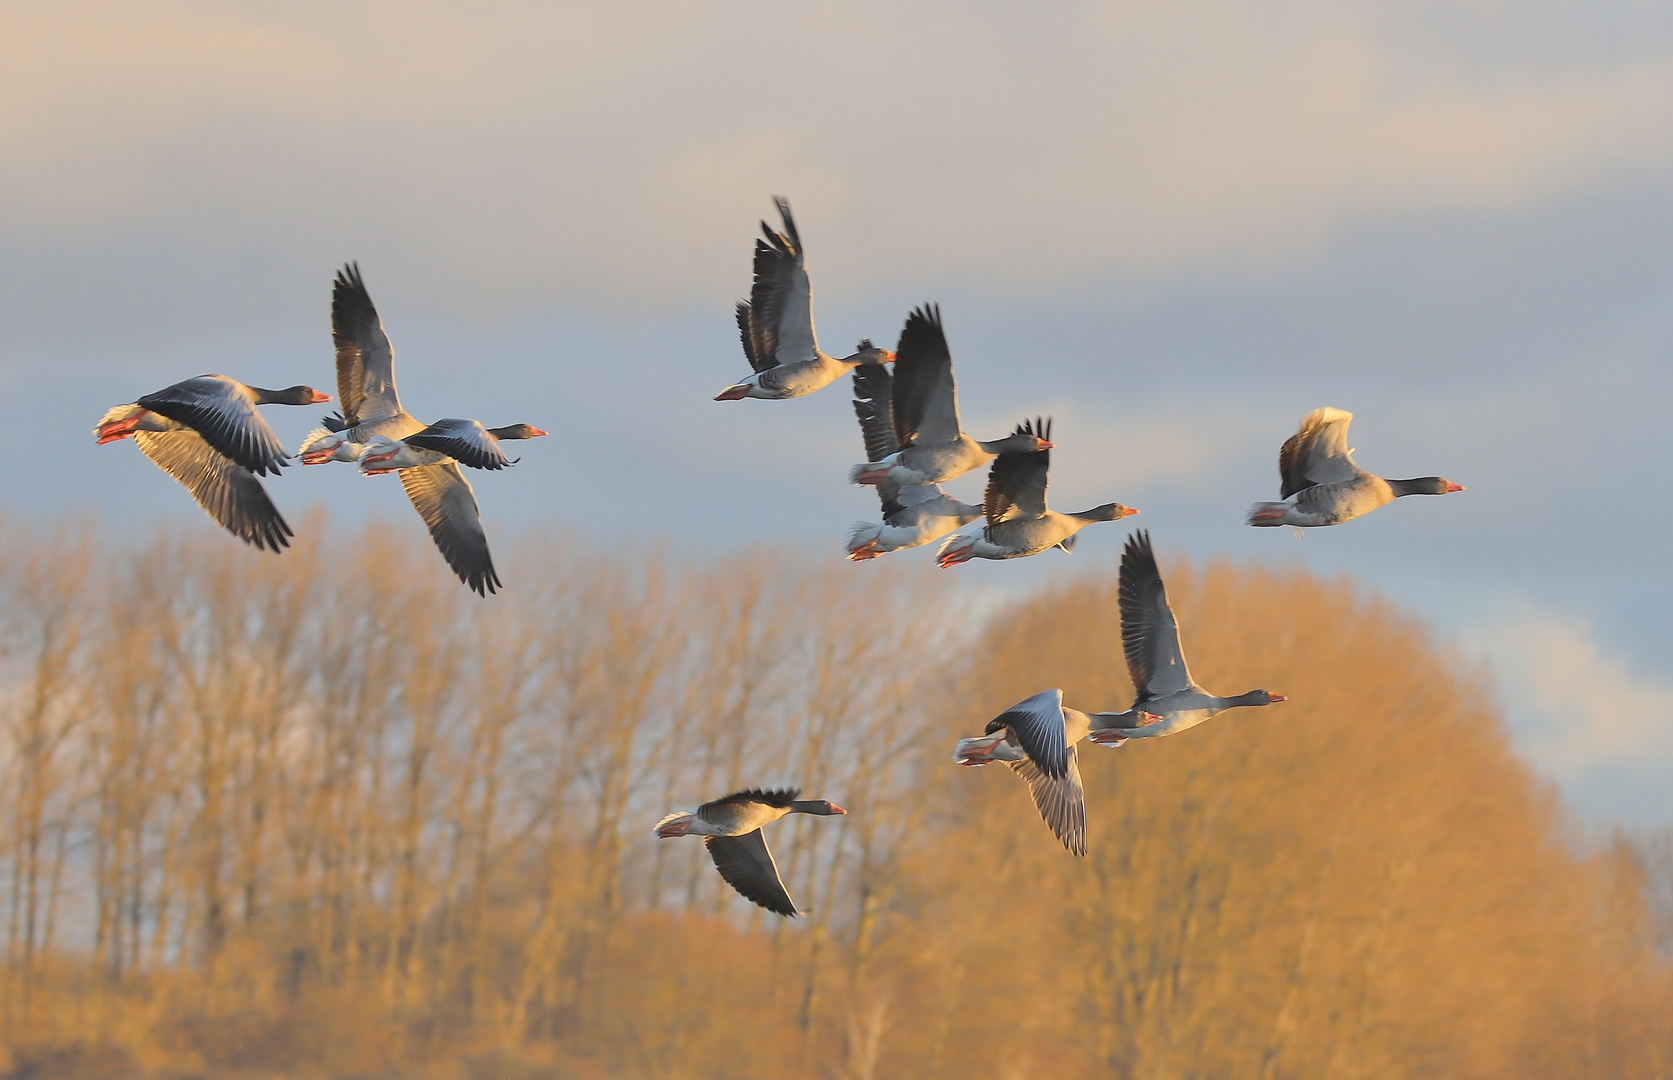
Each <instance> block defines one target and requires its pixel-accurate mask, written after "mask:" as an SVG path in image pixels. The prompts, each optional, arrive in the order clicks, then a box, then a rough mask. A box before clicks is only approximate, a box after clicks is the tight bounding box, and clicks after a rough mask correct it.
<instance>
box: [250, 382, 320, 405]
mask: <svg viewBox="0 0 1673 1080" xmlns="http://www.w3.org/2000/svg"><path fill="white" fill-rule="evenodd" d="M250 390H251V391H252V392H254V394H255V395H256V402H257V403H258V404H261V405H318V404H319V403H320V402H322V401H330V400H331V395H330V394H322V393H320V392H319V391H318V390H315V389H314V388H313V387H311V386H287V387H285V388H284V389H283V390H263V389H262V388H261V387H259V386H252V387H250Z"/></svg>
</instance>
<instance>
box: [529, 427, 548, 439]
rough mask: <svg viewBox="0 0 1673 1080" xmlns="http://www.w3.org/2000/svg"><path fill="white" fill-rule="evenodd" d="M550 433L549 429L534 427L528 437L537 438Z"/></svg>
mask: <svg viewBox="0 0 1673 1080" xmlns="http://www.w3.org/2000/svg"><path fill="white" fill-rule="evenodd" d="M550 434H552V433H551V432H550V431H541V430H540V429H539V428H534V429H532V430H531V431H530V432H529V438H531V439H538V438H540V437H541V436H542V435H550Z"/></svg>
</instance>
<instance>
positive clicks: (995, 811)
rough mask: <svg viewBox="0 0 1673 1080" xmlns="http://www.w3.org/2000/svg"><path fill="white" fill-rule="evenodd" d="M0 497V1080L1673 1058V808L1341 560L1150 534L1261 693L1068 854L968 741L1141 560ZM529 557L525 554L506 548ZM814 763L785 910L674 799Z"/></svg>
mask: <svg viewBox="0 0 1673 1080" xmlns="http://www.w3.org/2000/svg"><path fill="white" fill-rule="evenodd" d="M299 532H300V533H301V534H302V536H303V537H305V538H308V539H305V540H304V541H303V542H301V543H299V544H298V545H297V547H295V548H293V549H292V550H291V551H290V552H288V553H286V554H285V555H284V556H283V557H277V558H276V557H273V556H270V555H269V556H262V555H258V554H255V553H248V552H246V551H244V550H242V549H240V548H239V547H238V546H237V545H233V544H229V543H226V542H224V538H222V537H219V536H216V535H214V534H212V533H210V532H209V531H207V530H203V531H198V530H190V529H181V530H179V535H175V536H169V537H167V538H164V539H161V540H158V541H156V542H155V543H154V544H152V545H150V546H148V547H143V548H135V547H133V546H131V545H130V546H123V545H116V544H111V543H107V542H105V541H103V540H101V539H100V537H99V529H98V528H97V527H94V526H91V525H86V526H77V525H74V524H65V525H63V526H61V527H59V528H58V529H57V530H56V531H55V532H52V533H50V534H48V533H45V532H43V531H42V530H40V529H39V528H30V529H27V530H26V529H25V528H24V527H23V526H22V523H11V524H9V525H8V526H7V527H4V528H0V590H3V596H0V634H3V639H0V644H3V647H4V653H3V656H0V660H3V664H4V670H3V678H0V694H3V696H0V735H3V739H0V769H3V773H0V775H3V778H4V787H3V788H0V916H3V918H4V927H5V929H4V933H5V945H4V947H5V954H4V968H3V970H0V1043H3V1046H4V1050H5V1054H6V1055H7V1056H8V1058H9V1060H4V1061H0V1075H3V1074H4V1072H5V1070H6V1069H9V1070H10V1071H11V1074H12V1075H15V1076H20V1077H21V1076H48V1075H52V1076H73V1075H80V1076H83V1077H88V1078H91V1077H94V1076H106V1075H108V1076H133V1075H141V1074H149V1075H153V1076H157V1077H185V1076H205V1077H210V1076H213V1077H231V1076H240V1075H247V1076H256V1075H261V1076H274V1075H281V1076H298V1077H300V1076H310V1077H312V1076H342V1077H347V1076H390V1077H394V1076H413V1077H420V1076H422V1077H437V1078H442V1077H473V1078H474V1077H478V1076H480V1077H484V1078H486V1077H489V1076H494V1077H502V1076H509V1077H523V1078H528V1080H533V1078H536V1077H577V1078H580V1077H600V1078H603V1077H659V1078H660V1077H672V1078H683V1077H689V1078H694V1080H695V1078H707V1077H742V1078H754V1077H762V1078H767V1077H773V1078H775V1080H776V1078H779V1077H782V1076H783V1075H785V1074H786V1073H787V1072H794V1073H797V1074H805V1075H811V1076H830V1077H848V1078H855V1080H860V1078H867V1080H869V1078H873V1077H914V1078H916V1077H933V1076H948V1077H953V1076H958V1077H965V1076H993V1077H1004V1078H1017V1080H1021V1078H1025V1077H1052V1078H1053V1080H1067V1078H1071V1077H1080V1076H1086V1077H1095V1076H1096V1077H1108V1076H1118V1077H1131V1078H1134V1080H1151V1078H1156V1080H1160V1078H1162V1077H1169V1078H1174V1077H1222V1076H1227V1077H1229V1076H1238V1077H1268V1078H1276V1077H1296V1078H1303V1077H1305V1078H1357V1077H1414V1078H1415V1077H1483V1078H1485V1077H1501V1076H1507V1075H1516V1076H1519V1077H1553V1078H1555V1077H1575V1076H1599V1077H1603V1076H1608V1077H1662V1076H1668V1075H1670V1074H1673V1022H1670V1020H1669V1016H1670V1015H1673V973H1670V967H1669V963H1668V956H1667V953H1666V946H1667V945H1668V944H1669V940H1668V939H1669V917H1670V915H1673V912H1670V911H1669V900H1670V894H1669V892H1668V889H1667V867H1668V864H1669V862H1670V860H1669V857H1668V856H1669V851H1668V846H1667V844H1666V843H1665V840H1662V841H1657V842H1645V843H1638V844H1629V843H1626V842H1624V841H1622V842H1617V843H1615V844H1614V845H1612V846H1609V847H1607V848H1606V849H1605V850H1601V851H1592V852H1591V853H1589V854H1583V853H1580V845H1579V844H1578V843H1577V842H1576V840H1575V837H1574V836H1573V835H1572V832H1571V827H1570V826H1569V824H1568V823H1567V822H1566V821H1565V819H1564V817H1563V813H1562V810H1561V807H1560V806H1559V805H1558V804H1557V803H1556V801H1555V799H1554V797H1553V796H1552V794H1551V793H1550V792H1549V791H1548V790H1547V789H1545V788H1544V787H1543V786H1542V785H1541V784H1539V783H1538V782H1536V781H1535V780H1534V779H1533V778H1532V777H1531V776H1530V775H1529V774H1528V773H1527V771H1526V770H1525V769H1524V768H1523V766H1522V765H1521V764H1520V763H1519V762H1518V761H1517V760H1516V759H1514V758H1513V757H1512V756H1511V755H1510V754H1509V753H1508V751H1507V747H1506V744H1505V741H1504V738H1503V735H1502V733H1501V732H1500V729H1499V725H1498V721H1497V718H1496V717H1495V715H1494V713H1493V710H1492V707H1491V703H1490V702H1489V701H1488V700H1486V699H1485V698H1484V697H1483V694H1482V690H1481V684H1482V680H1481V674H1480V672H1477V671H1475V670H1472V669H1469V668H1466V667H1462V666H1460V664H1459V663H1458V662H1457V661H1456V660H1454V659H1453V658H1451V657H1449V656H1448V655H1447V653H1446V651H1445V650H1444V649H1443V648H1441V647H1439V646H1438V645H1437V644H1436V643H1435V642H1434V641H1433V640H1431V639H1430V638H1429V637H1428V636H1427V635H1426V634H1425V632H1424V631H1423V630H1422V629H1421V628H1420V627H1417V626H1415V625H1413V624H1412V623H1411V622H1410V621H1409V620H1407V619H1405V618H1403V617H1401V616H1399V615H1397V614H1395V613H1393V612H1391V611H1389V610H1387V609H1386V608H1385V607H1384V606H1382V605H1381V604H1380V603H1379V602H1377V601H1375V600H1374V599H1371V598H1368V597H1366V596H1365V595H1363V594H1362V593H1361V592H1359V591H1358V590H1356V589H1355V588H1354V587H1353V586H1352V585H1351V584H1349V583H1346V582H1343V581H1339V580H1333V581H1321V580H1319V579H1314V578H1310V577H1308V576H1306V575H1304V574H1301V573H1299V572H1295V571H1288V572H1282V573H1278V572H1272V571H1267V570H1260V569H1249V568H1233V567H1222V566H1215V567H1210V568H1209V569H1208V570H1206V571H1203V572H1194V571H1193V570H1192V569H1191V568H1189V567H1188V566H1186V565H1184V564H1183V562H1182V560H1180V559H1178V558H1169V557H1168V554H1167V552H1165V551H1164V552H1163V560H1164V572H1165V573H1167V574H1168V576H1169V587H1170V594H1171V596H1172V598H1173V601H1174V604H1175V607H1176V609H1178V610H1179V612H1180V616H1181V619H1182V621H1183V622H1184V625H1185V627H1186V642H1185V644H1186V648H1187V651H1188V652H1189V653H1190V655H1191V657H1192V662H1193V665H1194V667H1195V670H1196V673H1197V675H1198V677H1199V679H1201V680H1202V681H1204V682H1205V683H1206V684H1208V685H1209V686H1210V687H1212V688H1216V689H1229V690H1232V691H1238V690H1242V689H1245V688H1247V687H1249V686H1266V687H1269V688H1271V689H1272V690H1274V691H1277V692H1280V693H1285V694H1288V695H1290V700H1289V701H1288V702H1287V703H1285V704H1284V705H1282V706H1278V707H1275V708H1272V709H1265V710H1258V711H1252V712H1250V713H1248V714H1246V715H1240V714H1237V713H1232V714H1228V715H1227V716H1225V717H1222V718H1220V719H1218V720H1216V721H1214V722H1213V724H1212V725H1210V726H1209V727H1206V728H1204V729H1202V730H1201V731H1196V732H1192V733H1189V734H1188V735H1185V736H1182V737H1180V738H1175V739H1166V740H1160V741H1157V742H1156V743H1155V744H1154V745H1151V744H1148V743H1142V742H1134V743H1130V744H1128V745H1127V746H1124V747H1121V748H1118V749H1114V750H1108V749H1103V748H1098V747H1092V746H1090V745H1088V746H1086V747H1084V748H1083V751H1082V767H1083V771H1084V773H1085V777H1086V785H1087V790H1088V816H1089V819H1090V830H1089V840H1090V846H1091V849H1092V850H1091V854H1090V855H1089V856H1088V857H1087V858H1086V859H1084V860H1082V859H1075V858H1073V857H1071V856H1069V855H1067V854H1066V853H1064V851H1063V850H1062V849H1061V847H1059V846H1058V845H1057V844H1056V842H1055V841H1054V840H1053V839H1052V837H1051V836H1050V834H1049V832H1047V830H1046V828H1045V826H1044V825H1043V824H1042V823H1041V822H1040V821H1039V820H1038V818H1037V816H1036V815H1035V813H1034V811H1033V807H1032V805H1031V804H1030V802H1029V800H1028V797H1027V793H1026V790H1025V789H1024V787H1023V785H1022V784H1021V783H1020V782H1019V781H1018V780H1016V779H1015V778H1013V777H1012V776H1010V775H1009V774H1008V772H1007V771H1006V770H1004V769H1003V768H1001V767H997V766H996V767H990V768H988V769H983V770H961V769H958V768H955V767H954V766H953V765H952V764H951V763H950V751H951V747H952V742H953V740H954V739H955V738H956V737H957V736H958V735H960V734H973V733H975V732H977V731H979V730H980V727H981V725H982V724H983V723H984V722H985V720H986V719H987V718H988V717H990V716H992V715H993V714H995V713H996V712H998V711H999V710H1000V709H1002V708H1003V707H1004V706H1006V705H1009V704H1010V703H1012V702H1014V701H1015V700H1017V699H1019V698H1021V697H1024V696H1026V695H1027V694H1030V693H1033V692H1035V691H1037V690H1040V689H1043V688H1045V687H1048V686H1052V685H1061V686H1063V687H1064V688H1065V690H1066V693H1067V697H1068V700H1069V701H1070V702H1071V703H1073V704H1082V705H1088V706H1090V707H1121V706H1124V705H1125V704H1126V703H1127V702H1128V701H1129V700H1130V698H1131V687H1130V686H1129V684H1128V682H1127V678H1126V674H1125V671H1124V669H1123V667H1122V665H1121V663H1120V660H1119V654H1120V650H1119V644H1118V642H1119V624H1118V617H1117V615H1116V604H1115V581H1114V573H1113V566H1112V565H1106V566H1104V567H1102V568H1099V567H1092V568H1090V569H1089V573H1088V574H1087V576H1086V577H1085V578H1084V579H1082V580H1080V581H1078V582H1077V583H1076V584H1075V585H1074V586H1073V587H1072V588H1066V589H1062V590H1057V591H1053V592H1048V593H1042V594H1038V595H1035V596H1031V597H1028V598H1026V599H1024V600H1021V601H1018V602H1016V603H1013V604H1010V605H1008V606H1005V607H1003V608H1001V609H998V610H984V611H980V612H978V611H974V610H970V609H969V608H968V607H967V606H965V605H963V604H961V602H960V601H958V600H957V599H956V597H955V596H954V595H953V594H951V593H949V592H948V591H946V590H945V588H944V586H945V585H946V583H947V576H946V575H941V574H937V573H933V572H931V571H929V570H928V569H926V567H925V566H924V565H922V562H921V560H910V559H902V560H901V561H900V562H898V563H894V562H892V561H891V560H882V561H881V562H880V563H879V564H873V565H866V566H852V565H848V564H846V563H843V562H841V561H840V560H839V559H837V558H835V557H832V558H829V559H823V558H813V559H806V560H796V559H793V558H790V557H786V556H783V555H780V554H777V553H773V552H770V551H767V550H755V551H749V552H743V553H739V554H736V555H733V556H729V557H725V558H716V559H697V558H691V559H685V558H679V557H676V556H675V555H673V554H672V553H671V552H669V551H667V550H663V549H659V548H658V547H656V546H654V545H647V546H645V547H642V548H638V549H634V550H631V551H626V552H623V551H609V552H607V551H603V550H600V549H597V548H595V547H592V546H590V545H588V544H587V543H585V542H583V541H579V540H575V539H573V538H566V537H562V536H551V537H545V538H539V539H530V540H529V541H527V542H526V544H525V546H524V549H523V550H522V551H521V552H520V553H519V554H518V555H517V556H516V557H514V558H513V559H511V560H508V561H509V562H510V563H511V564H512V565H513V566H515V575H516V577H515V584H514V586H513V587H512V588H510V589H508V590H507V591H506V592H505V593H503V594H502V595H500V596H498V597H495V598H492V599H490V600H487V601H482V600H478V599H476V598H475V597H472V596H470V595H468V594H466V593H465V592H464V590H462V589H460V588H459V587H458V584H457V582H455V581H453V580H452V579H451V578H450V577H448V576H447V575H446V572H445V568H443V567H441V565H440V563H439V561H438V560H436V559H435V558H434V554H433V552H431V551H429V550H428V549H427V547H426V546H425V545H424V544H422V543H420V542H419V540H421V539H422V538H421V537H420V538H418V539H416V540H415V539H414V538H413V537H412V536H411V530H408V529H404V528H393V527H391V528H382V527H376V526H374V527H370V528H367V529H364V530H361V531H358V532H350V531H346V530H338V529H332V528H330V527H329V526H327V525H326V524H325V523H324V522H323V521H320V520H316V521H313V522H310V523H309V525H308V527H306V528H304V529H300V530H299ZM508 580H509V578H508ZM763 783H795V784H799V785H800V786H802V787H803V788H804V789H806V790H807V792H808V793H809V794H810V795H812V796H814V797H822V798H830V799H833V800H835V801H838V802H840V803H842V804H843V805H844V806H846V807H847V808H848V809H849V811H850V815H849V816H848V817H846V818H840V819H826V820H809V819H806V818H802V817H793V818H790V819H787V820H786V821H785V822H783V823H781V824H780V825H778V826H776V827H775V830H774V833H773V835H772V838H771V839H772V843H773V846H774V849H775V852H776V854H777V856H778V861H779V864H780V868H781V870H782V871H783V874H784V877H785V880H786V882H787V884H788V885H789V887H790V889H791V892H792V894H793V895H794V896H795V897H796V899H797V901H798V903H799V904H800V905H801V906H802V907H804V908H807V909H809V910H808V914H807V915H806V916H805V917H804V918H802V919H799V920H796V921H794V922H786V921H782V920H779V919H777V918H776V917H772V916H768V915H765V914H764V913H761V912H759V911H758V910H757V909H754V908H752V907H750V906H749V905H748V904H747V903H745V902H744V901H742V900H740V899H739V898H737V897H736V896H735V895H734V894H732V893H731V891H730V890H729V889H727V888H726V887H725V886H724V884H723V883H722V882H721V881H720V879H719V877H718V875H716V874H715V873H714V872H713V870H712V868H711V867H710V866H709V865H708V862H707V860H706V858H705V856H704V853H703V850H702V845H701V844H700V843H698V842H695V841H677V840H676V841H663V842H658V841H655V840H653V839H651V837H650V825H651V824H652V823H653V822H654V821H655V820H656V819H657V817H659V816H660V815H661V813H662V812H663V811H665V810H668V809H673V808H677V807H682V806H691V805H693V804H695V803H696V802H698V801H701V800H702V799H705V798H710V797H713V796H715V795H718V794H721V793H724V792H725V791H728V790H733V789H735V788H739V787H744V786H749V785H755V784H763Z"/></svg>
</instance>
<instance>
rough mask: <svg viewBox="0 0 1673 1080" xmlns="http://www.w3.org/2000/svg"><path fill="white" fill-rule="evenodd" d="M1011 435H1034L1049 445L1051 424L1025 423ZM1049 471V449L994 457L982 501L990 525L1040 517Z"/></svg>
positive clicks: (1042, 512)
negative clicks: (1013, 519)
mask: <svg viewBox="0 0 1673 1080" xmlns="http://www.w3.org/2000/svg"><path fill="white" fill-rule="evenodd" d="M1014 434H1017V435H1034V436H1037V437H1039V438H1041V439H1045V440H1046V441H1047V442H1050V441H1051V421H1049V420H1033V421H1026V422H1024V423H1021V424H1018V425H1017V428H1016V431H1015V432H1014ZM1050 469H1051V451H1050V450H1020V451H1007V452H1006V453H1003V454H1000V455H999V456H998V457H996V458H994V459H993V464H992V465H991V466H990V467H989V468H988V488H987V494H986V495H985V496H984V497H983V499H982V513H983V516H984V517H986V518H987V523H988V524H989V525H990V526H991V525H997V524H999V523H1000V522H1001V521H1009V520H1010V519H1011V518H1019V517H1021V518H1037V517H1043V516H1044V515H1045V512H1046V477H1047V473H1048V471H1049V470H1050Z"/></svg>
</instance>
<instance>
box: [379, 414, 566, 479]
mask: <svg viewBox="0 0 1673 1080" xmlns="http://www.w3.org/2000/svg"><path fill="white" fill-rule="evenodd" d="M545 434H546V432H544V431H541V430H540V429H539V428H537V427H535V426H533V425H532V424H511V425H508V426H506V427H497V428H485V427H483V426H482V425H481V423H479V422H478V421H475V420H459V419H455V418H452V417H448V418H447V419H443V420H437V421H436V422H435V423H433V424H431V425H430V426H429V427H427V428H425V429H424V430H423V431H419V432H415V433H414V434H411V435H408V436H407V437H406V438H404V439H391V438H389V437H388V436H385V435H373V436H372V439H371V442H369V443H368V444H367V445H366V447H365V448H364V449H363V450H362V451H361V453H360V455H359V457H357V458H356V459H355V460H356V461H358V462H359V463H360V471H361V472H362V473H364V474H365V475H367V476H376V475H379V474H381V473H390V472H398V471H399V470H401V469H417V468H422V467H423V466H426V465H441V464H445V463H446V462H449V461H457V462H458V463H459V464H461V465H465V466H468V467H470V468H472V469H488V470H490V471H492V470H495V469H504V468H508V467H510V466H512V465H515V464H517V462H518V460H519V459H517V458H508V457H506V456H505V451H504V450H501V449H500V441H501V440H502V439H538V438H540V437H541V436H542V435H545Z"/></svg>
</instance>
